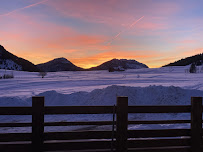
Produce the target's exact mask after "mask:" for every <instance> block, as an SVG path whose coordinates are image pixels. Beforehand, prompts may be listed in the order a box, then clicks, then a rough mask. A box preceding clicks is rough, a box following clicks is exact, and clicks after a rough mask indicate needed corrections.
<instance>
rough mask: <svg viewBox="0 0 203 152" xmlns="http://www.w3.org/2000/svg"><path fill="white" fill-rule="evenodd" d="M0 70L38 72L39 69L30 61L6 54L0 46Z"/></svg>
mask: <svg viewBox="0 0 203 152" xmlns="http://www.w3.org/2000/svg"><path fill="white" fill-rule="evenodd" d="M0 69H8V70H20V71H29V72H38V71H39V69H38V68H37V67H36V66H35V65H34V64H33V63H32V62H30V61H28V60H26V59H23V58H21V57H18V56H16V55H14V54H12V53H10V52H8V51H7V50H6V49H5V48H4V47H3V46H2V45H0Z"/></svg>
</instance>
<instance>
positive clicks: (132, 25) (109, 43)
mask: <svg viewBox="0 0 203 152" xmlns="http://www.w3.org/2000/svg"><path fill="white" fill-rule="evenodd" d="M143 18H144V16H142V17H141V18H139V19H138V20H136V21H134V22H133V23H132V24H131V25H130V26H128V27H127V28H126V29H124V30H123V31H121V32H119V33H118V34H117V35H115V36H114V37H113V38H112V39H111V40H110V41H109V42H108V43H107V46H108V45H111V43H112V42H113V41H114V40H115V39H116V38H117V37H119V36H120V35H121V34H122V33H124V32H125V31H127V30H129V29H131V28H133V27H134V26H135V24H137V23H138V22H139V21H140V20H142V19H143Z"/></svg>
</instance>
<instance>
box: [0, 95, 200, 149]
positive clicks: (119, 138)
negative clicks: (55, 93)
mask: <svg viewBox="0 0 203 152" xmlns="http://www.w3.org/2000/svg"><path fill="white" fill-rule="evenodd" d="M113 108H114V107H113V106H63V107H61V106H54V107H44V97H33V98H32V107H0V115H32V123H0V127H27V126H32V133H3V134H0V151H21V152H23V151H26V152H28V151H34V152H39V151H59V150H66V151H68V150H78V151H82V150H89V151H91V150H92V151H94V152H96V151H103V152H104V151H106V152H107V151H111V148H112V145H113V147H114V150H115V151H116V152H125V151H130V152H133V151H135V152H159V151H161V152H163V151H164V152H175V151H178V152H189V151H192V152H200V151H202V149H203V148H202V147H203V144H202V141H203V140H202V131H203V130H202V108H203V106H202V98H201V97H192V98H191V105H188V106H128V98H127V97H118V98H117V105H116V107H115V108H116V109H115V114H116V131H115V133H114V134H112V132H111V131H105V130H104V131H91V130H90V131H70V132H44V126H71V125H112V124H113V122H111V121H89V122H44V115H46V114H112V113H113V111H114V109H113ZM128 113H191V120H157V121H128ZM176 123H190V124H191V128H190V129H156V130H128V125H129V124H131V125H132V124H176ZM112 135H113V138H114V139H115V142H113V144H112V140H111V138H112Z"/></svg>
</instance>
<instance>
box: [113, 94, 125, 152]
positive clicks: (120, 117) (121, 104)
mask: <svg viewBox="0 0 203 152" xmlns="http://www.w3.org/2000/svg"><path fill="white" fill-rule="evenodd" d="M127 130H128V97H117V113H116V151H117V152H127V149H128V145H127V138H128V137H127Z"/></svg>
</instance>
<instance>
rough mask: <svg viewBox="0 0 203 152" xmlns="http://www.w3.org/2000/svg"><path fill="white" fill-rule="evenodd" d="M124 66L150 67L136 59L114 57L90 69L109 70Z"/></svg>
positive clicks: (133, 67) (125, 67)
mask: <svg viewBox="0 0 203 152" xmlns="http://www.w3.org/2000/svg"><path fill="white" fill-rule="evenodd" d="M116 67H122V68H124V69H141V68H148V66H147V65H145V64H143V63H140V62H138V61H136V60H127V59H120V60H119V59H112V60H110V61H107V62H105V63H103V64H101V65H99V66H97V67H92V68H90V69H89V70H109V68H116Z"/></svg>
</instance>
